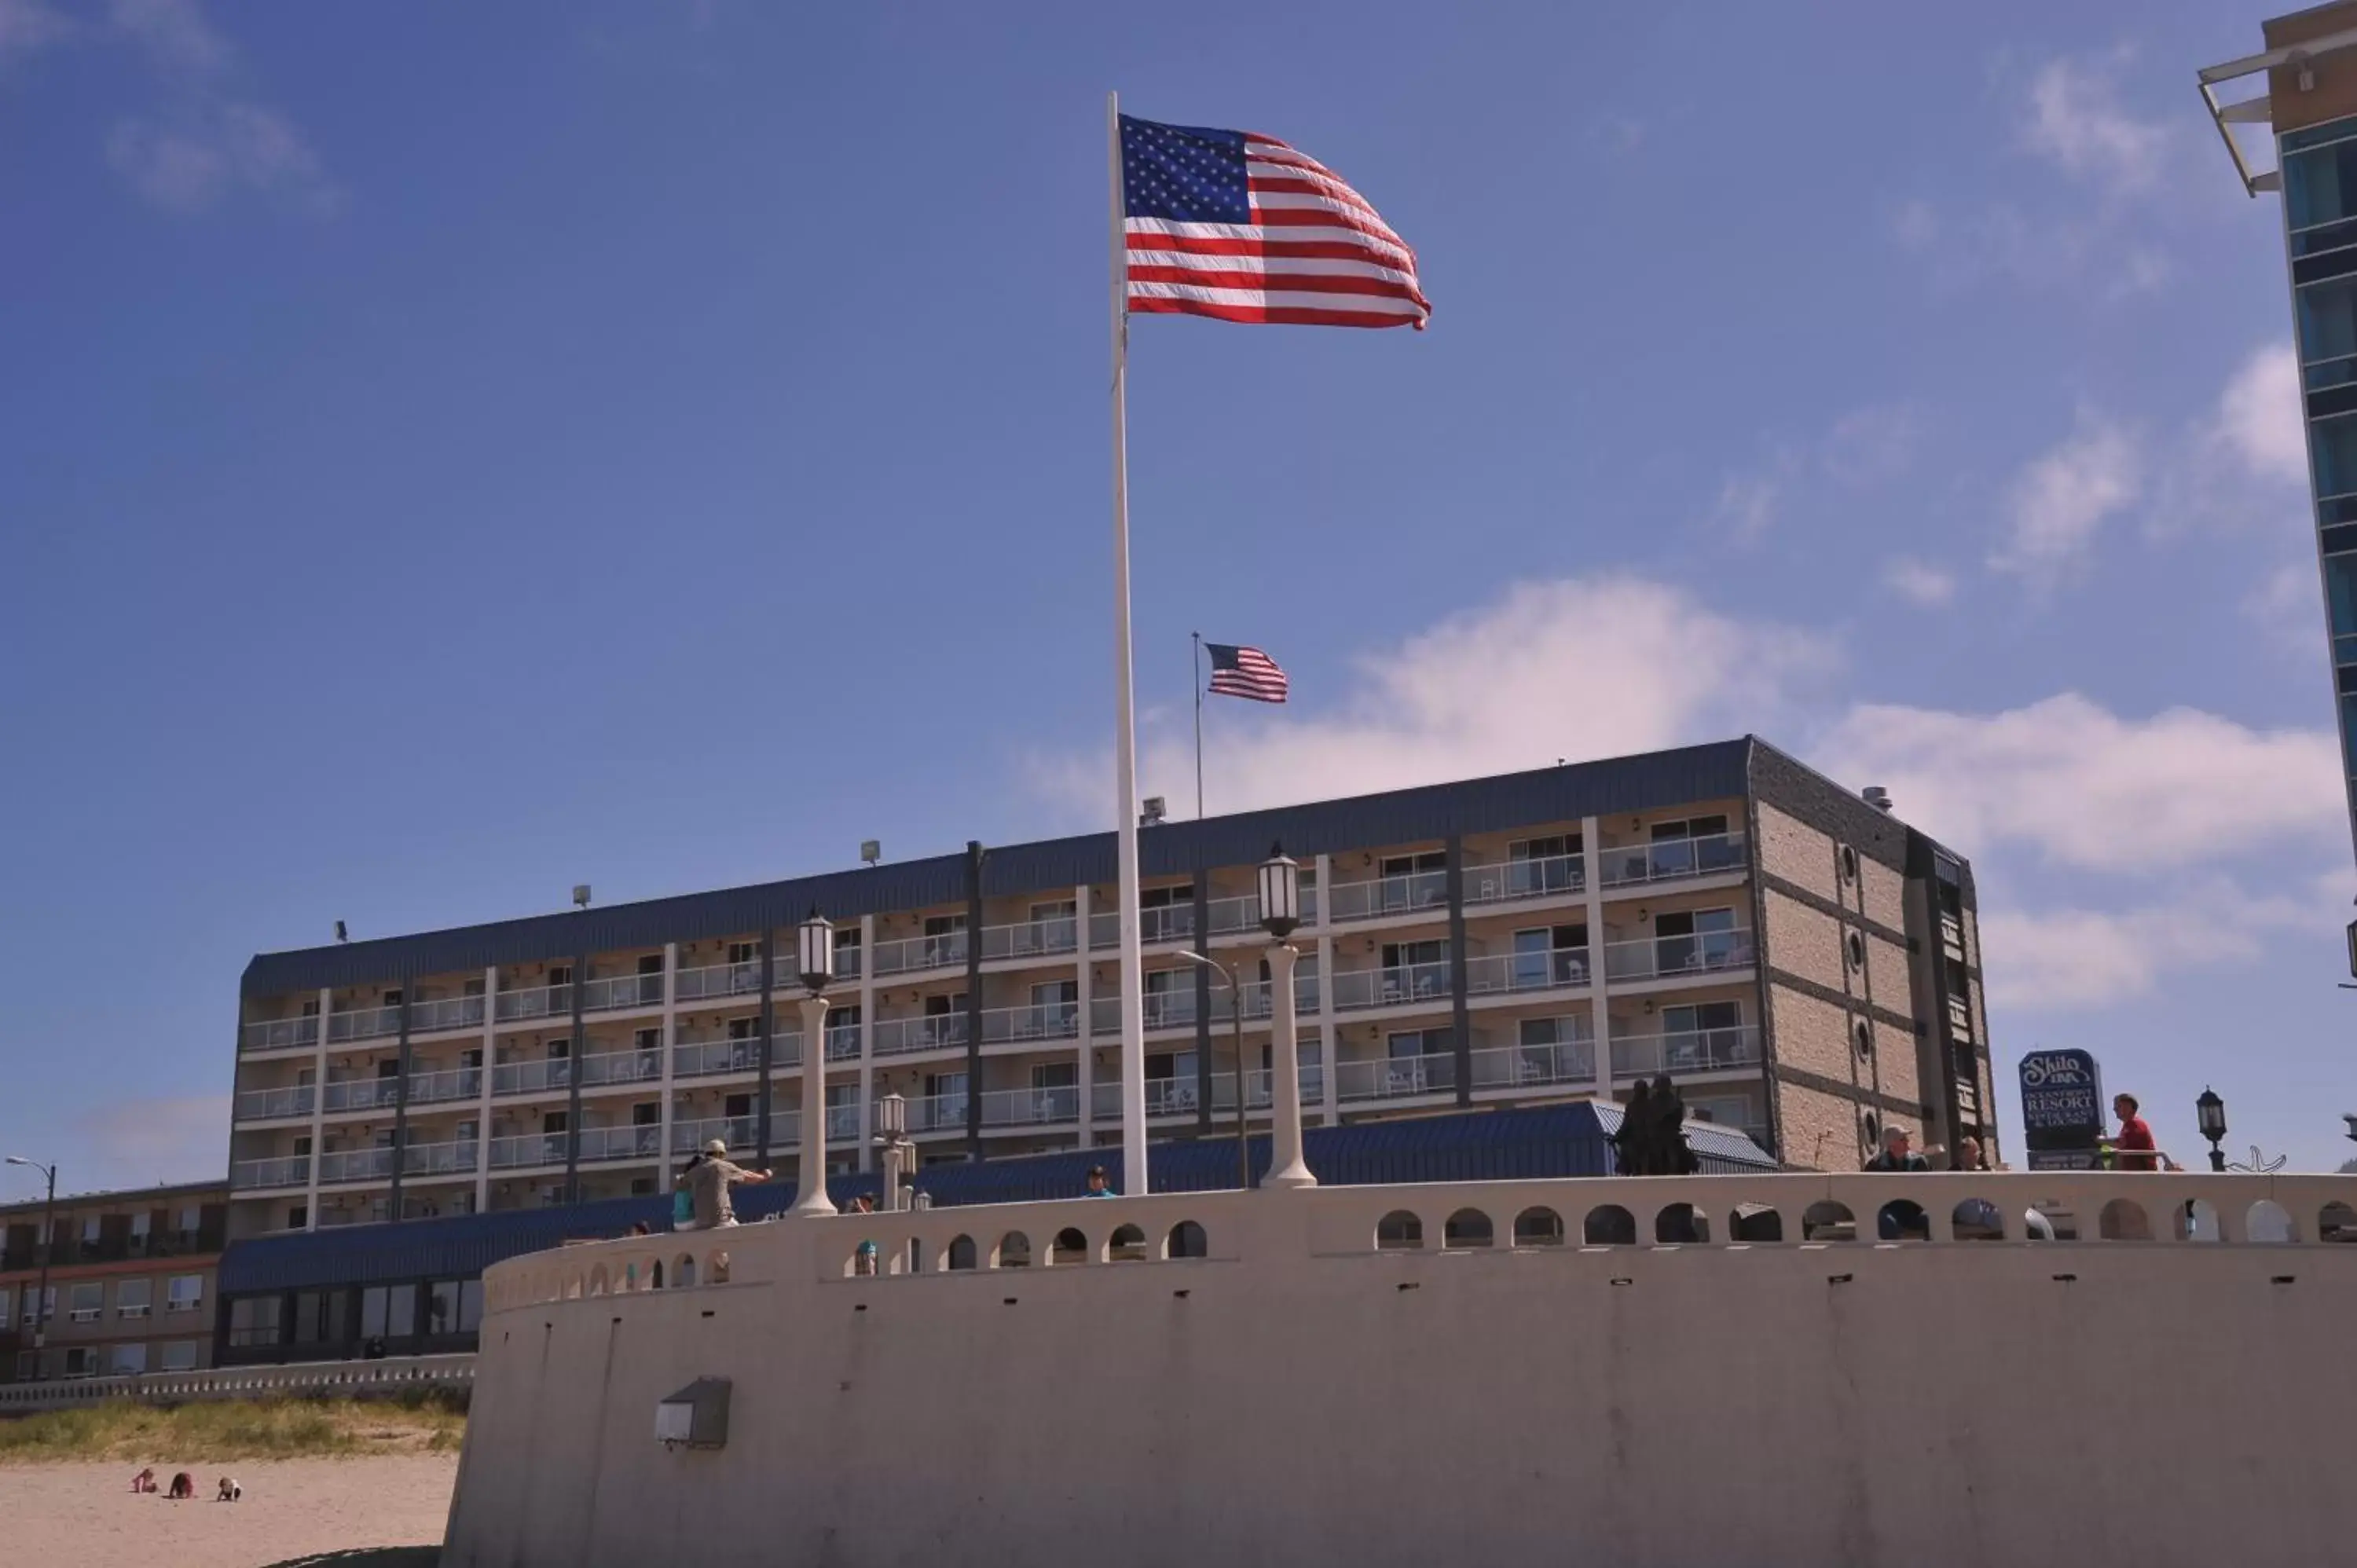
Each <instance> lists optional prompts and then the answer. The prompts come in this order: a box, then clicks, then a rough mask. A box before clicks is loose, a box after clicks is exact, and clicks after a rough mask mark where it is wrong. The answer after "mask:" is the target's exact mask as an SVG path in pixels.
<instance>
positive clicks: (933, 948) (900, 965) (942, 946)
mask: <svg viewBox="0 0 2357 1568" xmlns="http://www.w3.org/2000/svg"><path fill="white" fill-rule="evenodd" d="M964 961H965V933H964V932H963V931H962V930H959V931H943V932H942V933H941V934H940V935H938V936H931V937H902V938H900V939H899V940H895V941H888V942H877V944H876V953H875V964H876V973H877V975H878V976H882V975H887V974H913V973H915V972H917V971H919V970H920V969H947V968H949V967H950V966H952V965H953V964H962V963H963V962H964Z"/></svg>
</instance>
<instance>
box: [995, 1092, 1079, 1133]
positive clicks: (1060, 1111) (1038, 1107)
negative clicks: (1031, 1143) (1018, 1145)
mask: <svg viewBox="0 0 2357 1568" xmlns="http://www.w3.org/2000/svg"><path fill="white" fill-rule="evenodd" d="M1080 1119H1081V1090H1080V1086H1079V1085H1077V1084H1063V1085H1060V1086H1058V1087H1054V1088H1048V1089H985V1090H983V1091H982V1124H983V1125H984V1126H985V1127H1030V1126H1047V1125H1052V1124H1054V1123H1057V1122H1077V1121H1079V1120H1080Z"/></svg>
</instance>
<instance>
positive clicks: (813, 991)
mask: <svg viewBox="0 0 2357 1568" xmlns="http://www.w3.org/2000/svg"><path fill="white" fill-rule="evenodd" d="M796 932H797V937H798V943H797V948H798V950H797V952H796V954H795V956H796V958H797V959H798V960H799V961H800V962H801V966H802V990H803V992H804V995H803V997H802V1170H801V1172H800V1177H799V1179H800V1183H801V1186H802V1192H801V1194H800V1196H799V1197H797V1198H796V1199H795V1202H794V1209H793V1211H794V1212H795V1213H796V1214H802V1215H807V1216H810V1217H811V1218H813V1219H819V1218H823V1217H824V1216H826V1215H830V1214H833V1213H834V1199H833V1198H831V1197H827V1195H826V987H827V983H828V982H830V981H832V980H833V979H834V923H833V922H832V921H830V920H829V919H827V918H826V917H825V916H823V915H822V914H820V913H819V912H818V907H817V906H816V905H813V906H812V907H811V912H810V918H808V919H806V920H804V921H803V922H802V925H801V926H799V927H798V928H796Z"/></svg>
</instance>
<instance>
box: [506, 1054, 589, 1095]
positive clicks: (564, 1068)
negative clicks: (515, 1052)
mask: <svg viewBox="0 0 2357 1568" xmlns="http://www.w3.org/2000/svg"><path fill="white" fill-rule="evenodd" d="M572 1086H573V1058H570V1057H544V1058H541V1059H540V1060H538V1061H525V1062H500V1063H499V1064H497V1065H496V1066H494V1067H493V1068H492V1069H491V1092H492V1093H493V1094H542V1093H545V1092H546V1091H548V1090H552V1089H569V1088H571V1087H572Z"/></svg>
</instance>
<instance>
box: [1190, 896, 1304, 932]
mask: <svg viewBox="0 0 2357 1568" xmlns="http://www.w3.org/2000/svg"><path fill="white" fill-rule="evenodd" d="M1300 905H1301V923H1302V924H1303V925H1305V926H1314V925H1316V924H1317V923H1318V889H1316V888H1315V887H1304V888H1303V889H1301V896H1300ZM1259 929H1260V895H1259V894H1257V893H1240V894H1238V895H1237V896H1235V897H1232V898H1214V899H1212V900H1211V935H1213V936H1215V937H1223V936H1232V935H1233V934H1234V933H1236V932H1238V931H1257V930H1259Z"/></svg>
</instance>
